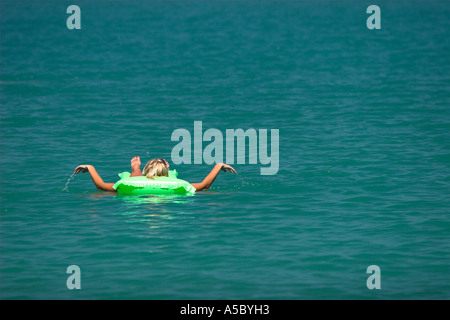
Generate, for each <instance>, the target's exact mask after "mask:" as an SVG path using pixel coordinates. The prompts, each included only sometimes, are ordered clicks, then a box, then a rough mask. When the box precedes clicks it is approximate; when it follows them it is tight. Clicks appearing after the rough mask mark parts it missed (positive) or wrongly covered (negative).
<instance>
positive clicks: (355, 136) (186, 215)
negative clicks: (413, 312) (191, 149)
mask: <svg viewBox="0 0 450 320" xmlns="http://www.w3.org/2000/svg"><path fill="white" fill-rule="evenodd" d="M70 4H74V3H71V2H67V1H47V2H45V1H42V2H39V3H38V2H36V1H20V2H16V1H2V2H1V4H0V19H1V20H0V27H1V28H0V30H1V32H0V39H1V43H0V44H1V46H0V54H1V56H0V57H1V65H0V67H1V68H0V81H1V82H0V99H1V100H0V103H1V109H0V110H1V111H0V126H1V127H0V133H1V136H0V152H1V153H0V154H1V157H0V161H1V169H0V178H1V180H0V181H1V184H0V196H1V214H0V297H1V298H2V299H19V298H21V299H449V298H450V218H449V213H450V212H449V211H450V210H449V209H450V203H449V194H450V166H449V165H450V150H449V147H450V110H449V107H450V55H449V52H450V38H449V30H450V6H449V5H448V2H445V1H435V2H430V1H390V2H387V1H381V2H380V1H378V2H377V3H372V2H367V1H342V2H339V3H337V2H331V1H330V2H327V1H316V2H312V1H311V2H307V1H301V2H297V1H278V2H275V1H258V2H257V1H230V2H223V1H213V2H207V1H184V2H175V1H170V2H153V1H151V2H150V1H149V2H143V1H142V2H138V1H127V2H125V1H110V2H101V1H96V2H95V3H94V2H92V1H91V2H88V1H77V2H76V4H77V5H79V6H80V8H81V27H82V28H81V30H68V29H67V27H66V19H67V17H68V16H69V14H67V13H66V9H67V7H68V6H69V5H70ZM371 4H377V5H379V6H380V8H381V29H380V30H369V29H367V27H366V19H367V18H368V16H369V15H368V14H367V13H366V9H367V7H368V6H369V5H371ZM194 121H202V123H203V128H204V130H206V129H208V128H216V129H218V130H220V131H221V132H223V133H225V130H226V129H238V128H242V129H244V130H247V129H249V128H256V129H262V128H266V129H279V132H280V138H279V148H280V149H279V156H280V168H279V171H278V172H277V174H276V175H271V176H264V175H260V168H261V167H263V166H264V165H262V164H260V163H258V164H233V167H234V168H235V169H236V170H237V172H238V175H237V176H235V175H232V174H229V173H227V174H225V173H221V174H220V176H219V177H218V178H217V180H216V181H215V183H214V185H213V186H212V188H211V189H210V190H208V191H207V192H205V193H201V194H196V195H194V196H191V197H182V196H181V197H162V196H159V197H119V196H116V195H114V194H109V193H105V192H101V191H97V190H96V189H95V187H94V185H93V184H92V182H91V180H90V178H89V176H87V175H81V174H80V175H77V176H75V177H73V178H72V179H71V180H70V181H68V180H69V178H70V177H71V174H72V173H73V170H74V168H75V167H76V166H77V165H80V164H92V165H94V166H95V167H96V169H97V170H98V172H99V173H100V175H101V176H102V178H103V179H104V180H105V181H106V182H115V181H117V180H118V176H117V173H119V172H122V171H125V170H129V163H130V159H131V158H132V157H134V156H135V155H139V156H140V157H141V159H142V161H143V162H146V161H148V160H150V159H151V158H154V157H164V158H166V159H168V160H169V162H171V168H175V169H176V170H177V171H178V172H179V177H180V178H182V179H185V180H188V181H190V182H199V181H201V180H202V179H203V177H204V176H205V175H206V174H207V173H208V172H209V170H210V169H211V168H212V166H211V165H208V164H205V163H203V164H181V165H175V164H173V162H172V161H171V151H172V148H173V147H174V146H175V145H176V142H173V141H171V134H172V132H173V131H174V130H175V129H178V128H185V129H187V130H189V131H190V132H191V133H193V125H194ZM205 145H206V144H204V147H205ZM67 182H68V183H67ZM70 265H78V266H79V267H80V269H81V290H69V289H68V288H67V287H66V280H67V277H68V276H69V275H68V274H67V273H66V269H67V267H68V266H70ZM370 265H377V266H379V267H380V270H381V289H379V290H377V289H374V290H369V289H368V288H367V286H366V280H367V278H368V276H369V274H367V273H366V269H367V267H368V266H370Z"/></svg>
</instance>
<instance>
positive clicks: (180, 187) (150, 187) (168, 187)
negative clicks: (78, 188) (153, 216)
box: [113, 170, 196, 195]
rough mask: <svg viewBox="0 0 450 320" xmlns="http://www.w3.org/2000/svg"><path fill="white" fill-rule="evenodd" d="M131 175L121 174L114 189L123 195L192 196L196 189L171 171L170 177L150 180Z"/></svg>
mask: <svg viewBox="0 0 450 320" xmlns="http://www.w3.org/2000/svg"><path fill="white" fill-rule="evenodd" d="M130 175H131V173H129V172H122V173H119V177H120V180H119V181H117V182H116V183H115V184H114V186H113V188H114V189H115V190H117V193H118V194H122V195H145V194H192V193H195V191H196V189H195V188H194V187H193V186H192V185H191V184H190V183H189V182H187V181H184V180H181V179H178V178H177V176H178V172H177V171H176V170H170V171H169V176H168V177H156V178H154V179H148V178H147V177H145V176H139V177H130Z"/></svg>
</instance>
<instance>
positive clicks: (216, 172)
mask: <svg viewBox="0 0 450 320" xmlns="http://www.w3.org/2000/svg"><path fill="white" fill-rule="evenodd" d="M220 170H222V171H223V172H227V170H228V171H230V172H233V173H236V170H234V169H233V168H232V167H231V166H229V165H227V164H224V163H218V164H216V165H215V167H214V168H213V169H212V170H211V172H210V173H209V174H208V175H207V176H206V178H205V179H203V181H202V182H200V183H191V185H192V186H193V187H194V188H195V189H197V191H202V190H204V189H209V187H211V185H212V184H213V182H214V180H216V177H217V176H218V175H219V173H220Z"/></svg>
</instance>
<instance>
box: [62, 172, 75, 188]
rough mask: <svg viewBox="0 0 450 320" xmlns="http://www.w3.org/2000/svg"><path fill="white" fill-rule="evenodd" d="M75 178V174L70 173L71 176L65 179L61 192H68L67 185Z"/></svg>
mask: <svg viewBox="0 0 450 320" xmlns="http://www.w3.org/2000/svg"><path fill="white" fill-rule="evenodd" d="M74 177H75V173H72V175H71V176H70V178H69V179H67V182H66V185H65V186H64V188H63V189H61V191H69V183H70V181H72V179H73V178H74Z"/></svg>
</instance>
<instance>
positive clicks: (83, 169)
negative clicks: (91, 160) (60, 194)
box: [73, 164, 92, 174]
mask: <svg viewBox="0 0 450 320" xmlns="http://www.w3.org/2000/svg"><path fill="white" fill-rule="evenodd" d="M89 167H92V166H91V165H90V164H82V165H81V166H78V167H76V168H75V171H74V172H73V174H78V173H80V172H81V173H86V172H89Z"/></svg>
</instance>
